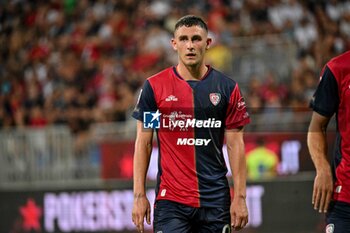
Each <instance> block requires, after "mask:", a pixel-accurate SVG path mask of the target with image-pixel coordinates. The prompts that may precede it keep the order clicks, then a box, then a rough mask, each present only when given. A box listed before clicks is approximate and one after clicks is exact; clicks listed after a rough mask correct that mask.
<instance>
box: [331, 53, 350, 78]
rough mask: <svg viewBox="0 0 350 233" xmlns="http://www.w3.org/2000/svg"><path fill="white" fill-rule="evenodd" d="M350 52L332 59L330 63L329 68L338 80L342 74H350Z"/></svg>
mask: <svg viewBox="0 0 350 233" xmlns="http://www.w3.org/2000/svg"><path fill="white" fill-rule="evenodd" d="M349 63H350V51H347V52H345V53H342V54H340V55H338V56H336V57H334V58H332V59H331V60H330V61H329V62H328V63H327V67H328V68H329V69H330V70H331V71H332V73H333V75H334V76H336V78H340V77H339V76H341V74H347V73H349V72H350V66H349Z"/></svg>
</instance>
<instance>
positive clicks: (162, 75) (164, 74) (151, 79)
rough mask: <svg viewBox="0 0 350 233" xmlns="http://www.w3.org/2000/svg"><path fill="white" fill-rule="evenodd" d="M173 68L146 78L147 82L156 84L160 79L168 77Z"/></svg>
mask: <svg viewBox="0 0 350 233" xmlns="http://www.w3.org/2000/svg"><path fill="white" fill-rule="evenodd" d="M173 72H174V71H173V67H168V68H165V69H164V70H161V71H159V72H158V73H156V74H154V75H152V76H150V77H148V78H147V80H148V81H149V82H157V81H159V80H161V79H164V78H166V77H169V74H171V73H173Z"/></svg>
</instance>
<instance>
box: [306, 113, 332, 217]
mask: <svg viewBox="0 0 350 233" xmlns="http://www.w3.org/2000/svg"><path fill="white" fill-rule="evenodd" d="M329 120H330V118H329V117H325V116H322V115H320V114H318V113H317V112H313V114H312V118H311V122H310V126H309V130H308V135H307V144H308V148H309V152H310V155H311V159H312V161H313V163H314V165H315V168H316V177H315V180H314V187H313V194H312V204H313V205H314V209H315V210H318V211H319V212H320V213H321V212H327V209H328V206H329V203H330V201H331V197H332V193H333V179H332V172H331V167H330V164H329V162H328V160H327V150H328V147H327V137H326V129H327V125H328V122H329Z"/></svg>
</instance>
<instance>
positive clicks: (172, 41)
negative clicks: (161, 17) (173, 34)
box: [171, 38, 177, 51]
mask: <svg viewBox="0 0 350 233" xmlns="http://www.w3.org/2000/svg"><path fill="white" fill-rule="evenodd" d="M171 46H172V47H173V49H174V50H175V51H177V45H176V41H175V39H174V38H172V39H171Z"/></svg>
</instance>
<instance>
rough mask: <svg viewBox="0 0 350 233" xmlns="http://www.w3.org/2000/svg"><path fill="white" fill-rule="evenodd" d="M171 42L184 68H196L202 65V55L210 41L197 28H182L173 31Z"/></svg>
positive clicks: (201, 29)
mask: <svg viewBox="0 0 350 233" xmlns="http://www.w3.org/2000/svg"><path fill="white" fill-rule="evenodd" d="M171 42H172V45H173V48H174V50H175V51H177V53H178V56H179V62H181V63H183V64H184V65H186V66H197V65H201V64H202V63H203V60H204V54H205V51H206V49H208V47H209V45H210V43H211V39H210V38H208V33H207V32H206V31H205V30H204V29H203V28H201V27H199V26H191V27H186V26H182V27H179V28H178V29H177V30H176V31H175V33H174V38H173V39H172V41H171Z"/></svg>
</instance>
